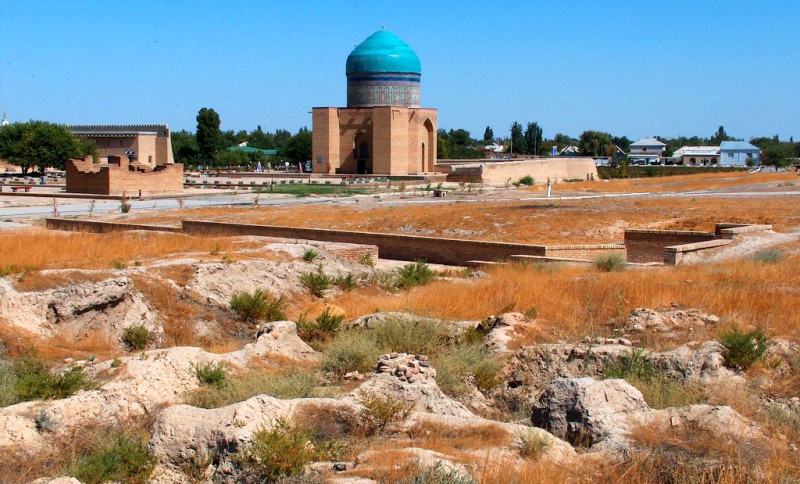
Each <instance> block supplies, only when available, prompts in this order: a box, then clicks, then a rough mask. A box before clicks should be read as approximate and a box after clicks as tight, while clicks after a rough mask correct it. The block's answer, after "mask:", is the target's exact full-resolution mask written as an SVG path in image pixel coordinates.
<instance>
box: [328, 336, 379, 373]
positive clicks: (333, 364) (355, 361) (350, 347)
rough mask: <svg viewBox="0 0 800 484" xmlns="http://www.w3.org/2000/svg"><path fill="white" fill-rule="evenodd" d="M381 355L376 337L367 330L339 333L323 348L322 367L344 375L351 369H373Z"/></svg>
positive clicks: (365, 370) (361, 370)
mask: <svg viewBox="0 0 800 484" xmlns="http://www.w3.org/2000/svg"><path fill="white" fill-rule="evenodd" d="M380 355H381V349H380V348H379V347H378V345H377V343H376V342H375V338H373V337H372V335H370V334H368V333H367V332H366V331H358V330H351V331H344V332H341V333H338V334H337V335H336V337H334V338H333V339H332V340H331V341H329V342H328V343H327V344H326V345H325V347H324V348H323V354H322V369H323V370H324V371H329V372H333V373H335V374H336V375H338V376H343V375H345V374H346V373H348V372H351V371H360V372H362V373H364V372H367V371H369V370H371V369H372V368H373V367H374V366H375V362H376V361H378V357H379V356H380Z"/></svg>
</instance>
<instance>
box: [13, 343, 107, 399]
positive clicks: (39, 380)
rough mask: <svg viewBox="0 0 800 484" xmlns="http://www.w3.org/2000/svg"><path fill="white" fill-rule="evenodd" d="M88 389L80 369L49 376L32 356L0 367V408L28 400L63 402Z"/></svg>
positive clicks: (88, 381)
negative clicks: (0, 393) (60, 399)
mask: <svg viewBox="0 0 800 484" xmlns="http://www.w3.org/2000/svg"><path fill="white" fill-rule="evenodd" d="M91 386H92V382H91V381H90V380H89V379H88V378H87V377H86V375H85V374H84V373H83V368H80V367H74V368H71V369H69V370H67V371H63V372H61V373H51V372H50V370H49V369H48V368H47V366H46V365H45V364H44V362H43V361H42V360H41V359H39V358H38V357H37V356H36V355H35V354H33V353H30V354H27V355H25V356H22V357H20V358H17V359H16V360H12V361H8V362H2V364H0V389H2V390H3V391H2V395H0V405H3V406H5V405H12V404H14V403H18V402H25V401H28V400H38V399H47V398H66V397H68V396H70V395H72V394H74V393H76V392H78V391H79V390H83V389H86V388H91Z"/></svg>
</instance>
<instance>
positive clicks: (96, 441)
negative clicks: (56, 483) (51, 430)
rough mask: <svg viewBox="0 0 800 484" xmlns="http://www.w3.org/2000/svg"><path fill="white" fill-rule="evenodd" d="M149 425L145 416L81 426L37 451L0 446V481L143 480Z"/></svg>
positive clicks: (146, 468)
mask: <svg viewBox="0 0 800 484" xmlns="http://www.w3.org/2000/svg"><path fill="white" fill-rule="evenodd" d="M151 425H152V422H151V420H150V419H148V418H138V419H131V420H129V421H127V422H122V423H120V424H118V425H114V426H105V425H84V426H80V427H76V428H75V430H74V431H71V432H64V433H62V434H58V435H55V436H53V437H52V445H50V446H45V447H44V448H43V449H42V450H41V451H39V452H31V450H30V449H23V448H19V447H16V448H4V449H0V476H2V477H0V481H2V482H3V484H17V483H19V484H22V483H28V482H31V481H33V480H35V479H37V478H39V477H43V476H53V477H55V476H63V475H75V474H80V477H81V478H82V481H83V482H87V483H89V482H92V483H94V482H103V481H108V480H111V481H126V482H143V480H144V479H145V478H146V476H147V474H148V473H149V469H150V468H151V464H152V461H151V460H150V457H149V452H147V442H148V440H149V438H150V435H149V429H150V428H151ZM114 471H116V473H115V472H114ZM125 471H128V472H125ZM123 472H124V473H125V474H128V475H123Z"/></svg>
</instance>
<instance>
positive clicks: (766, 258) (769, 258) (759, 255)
mask: <svg viewBox="0 0 800 484" xmlns="http://www.w3.org/2000/svg"><path fill="white" fill-rule="evenodd" d="M781 259H783V252H781V251H780V250H778V249H765V250H759V251H758V252H756V253H755V254H753V260H754V261H755V262H761V263H763V264H774V263H776V262H780V261H781Z"/></svg>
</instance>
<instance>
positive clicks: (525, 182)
mask: <svg viewBox="0 0 800 484" xmlns="http://www.w3.org/2000/svg"><path fill="white" fill-rule="evenodd" d="M535 182H536V180H534V179H533V177H532V176H530V175H525V176H523V177H522V178H520V179H519V181H518V182H517V183H519V184H520V185H526V186H531V185H533V184H534V183H535Z"/></svg>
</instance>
